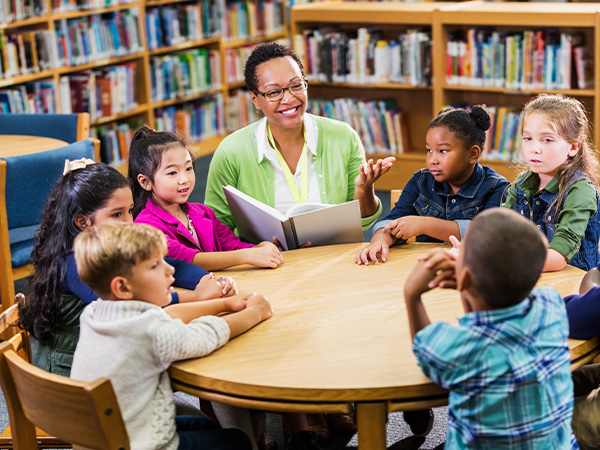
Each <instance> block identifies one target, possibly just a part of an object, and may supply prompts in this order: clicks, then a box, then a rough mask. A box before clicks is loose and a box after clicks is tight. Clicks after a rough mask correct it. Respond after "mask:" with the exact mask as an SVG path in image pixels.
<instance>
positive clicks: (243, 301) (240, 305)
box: [224, 294, 250, 312]
mask: <svg viewBox="0 0 600 450" xmlns="http://www.w3.org/2000/svg"><path fill="white" fill-rule="evenodd" d="M248 297H250V294H242V295H233V296H231V297H227V298H226V299H225V300H224V301H225V309H226V311H227V312H237V311H241V310H243V309H245V308H246V306H247V301H248Z"/></svg>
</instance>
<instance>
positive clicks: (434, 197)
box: [373, 163, 509, 242]
mask: <svg viewBox="0 0 600 450" xmlns="http://www.w3.org/2000/svg"><path fill="white" fill-rule="evenodd" d="M508 185H509V183H508V181H507V180H506V178H504V177H503V176H501V175H498V174H497V173H496V172H494V171H493V170H492V169H490V168H489V167H484V166H481V165H480V164H479V163H478V164H477V165H476V166H475V170H473V173H472V174H471V176H470V177H469V179H468V180H467V182H466V183H465V184H464V185H463V186H462V187H461V188H460V190H459V191H458V192H457V193H456V194H453V193H452V189H451V188H450V185H449V184H448V183H445V182H444V183H439V182H437V181H435V178H434V177H433V175H431V174H430V173H429V169H421V170H419V171H418V172H415V173H414V175H413V177H412V178H411V179H410V180H409V181H408V183H406V186H405V187H404V189H403V190H402V194H401V195H400V198H399V199H398V201H397V202H396V205H395V206H394V208H393V209H392V210H391V211H390V213H389V214H388V215H387V216H386V217H385V218H384V219H383V220H381V221H379V222H377V223H376V224H375V226H374V227H373V233H375V232H376V231H377V230H379V229H380V228H383V227H385V226H386V225H387V224H388V223H390V222H391V221H392V220H394V219H398V218H400V217H404V216H428V217H435V218H437V219H444V220H455V221H456V222H457V223H458V228H459V229H460V235H461V237H462V236H463V235H464V233H465V231H466V230H467V227H468V226H469V224H470V223H471V219H472V218H473V217H474V216H475V214H477V213H478V212H480V211H483V210H484V209H486V208H491V207H494V206H500V200H501V198H502V194H503V193H504V190H505V189H506V188H507V187H508ZM417 242H440V241H439V240H438V239H435V238H432V237H430V236H427V235H420V236H417Z"/></svg>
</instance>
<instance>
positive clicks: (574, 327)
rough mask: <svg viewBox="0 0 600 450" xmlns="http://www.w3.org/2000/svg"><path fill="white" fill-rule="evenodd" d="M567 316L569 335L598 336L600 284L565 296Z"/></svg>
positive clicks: (577, 337) (574, 336)
mask: <svg viewBox="0 0 600 450" xmlns="http://www.w3.org/2000/svg"><path fill="white" fill-rule="evenodd" d="M565 303H566V307H567V316H568V317H569V337H570V338H573V339H591V338H593V337H595V336H598V323H600V286H596V287H593V288H591V289H590V290H589V291H587V292H585V293H583V294H578V295H568V296H566V297H565Z"/></svg>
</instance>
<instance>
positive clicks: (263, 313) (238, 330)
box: [223, 293, 273, 339]
mask: <svg viewBox="0 0 600 450" xmlns="http://www.w3.org/2000/svg"><path fill="white" fill-rule="evenodd" d="M246 295H247V297H246V308H245V309H244V310H242V311H239V312H235V313H233V314H228V315H226V316H224V317H223V319H225V321H226V322H227V325H229V330H230V334H229V338H230V339H231V338H234V337H236V336H238V335H240V334H242V333H244V332H246V331H248V330H249V329H250V328H252V327H254V326H255V325H257V324H259V323H260V322H262V321H263V320H266V319H268V318H269V317H271V316H272V315H273V308H272V307H271V303H270V302H269V299H267V297H266V296H265V295H264V294H257V293H252V294H246Z"/></svg>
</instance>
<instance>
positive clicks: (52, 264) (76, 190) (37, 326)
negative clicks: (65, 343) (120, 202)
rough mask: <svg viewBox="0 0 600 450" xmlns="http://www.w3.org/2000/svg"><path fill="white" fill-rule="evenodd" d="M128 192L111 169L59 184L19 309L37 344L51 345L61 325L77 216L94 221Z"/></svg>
mask: <svg viewBox="0 0 600 450" xmlns="http://www.w3.org/2000/svg"><path fill="white" fill-rule="evenodd" d="M128 186H129V183H128V182H127V179H126V178H125V177H124V176H123V175H122V174H121V173H120V172H119V171H118V170H117V169H115V168H114V167H112V166H109V165H108V164H92V165H89V166H87V167H85V168H82V169H77V170H74V171H72V172H69V173H67V174H66V175H65V176H63V177H61V178H60V179H59V180H58V182H57V183H56V186H55V187H54V190H53V191H52V193H51V194H50V197H49V199H48V203H47V204H46V207H45V209H44V213H43V214H42V225H41V227H40V229H39V231H38V233H37V236H36V244H35V247H34V248H33V251H32V252H31V262H32V263H33V267H34V269H35V272H34V273H33V275H32V276H31V278H30V280H29V283H28V284H27V288H26V298H27V301H26V302H25V303H24V304H23V305H21V306H20V307H19V325H20V326H21V327H22V328H24V329H25V330H27V331H28V332H29V333H30V334H31V335H32V336H33V337H34V338H35V339H37V340H46V339H51V338H52V337H54V335H55V333H56V330H57V328H58V327H59V325H60V321H61V318H62V317H61V308H62V294H63V279H64V276H65V272H66V265H65V258H66V257H67V254H68V252H69V250H71V248H72V247H73V241H74V240H75V237H76V236H77V235H78V234H79V233H80V232H81V230H80V229H79V228H78V227H77V225H76V224H75V220H74V219H75V216H77V215H79V214H82V215H84V216H91V215H93V214H94V213H95V212H96V211H97V210H98V209H100V208H103V207H104V206H105V205H106V203H107V202H108V200H109V199H110V198H111V196H112V195H113V193H114V192H115V191H116V190H118V189H121V188H124V187H128Z"/></svg>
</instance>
